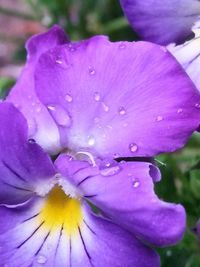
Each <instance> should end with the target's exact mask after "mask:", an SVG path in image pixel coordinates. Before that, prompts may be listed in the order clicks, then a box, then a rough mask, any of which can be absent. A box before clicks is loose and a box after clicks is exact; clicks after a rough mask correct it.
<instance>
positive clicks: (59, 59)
mask: <svg viewBox="0 0 200 267" xmlns="http://www.w3.org/2000/svg"><path fill="white" fill-rule="evenodd" d="M56 63H57V64H59V65H61V64H62V63H63V61H62V58H61V57H59V56H58V57H57V58H56Z"/></svg>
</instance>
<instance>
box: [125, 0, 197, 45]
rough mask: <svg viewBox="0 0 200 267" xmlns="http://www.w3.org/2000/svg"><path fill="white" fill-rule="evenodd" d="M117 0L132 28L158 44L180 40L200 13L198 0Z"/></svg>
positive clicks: (189, 32)
mask: <svg viewBox="0 0 200 267" xmlns="http://www.w3.org/2000/svg"><path fill="white" fill-rule="evenodd" d="M120 2H121V6H122V8H123V10H124V13H125V15H126V16H127V18H128V20H129V22H130V24H131V25H132V27H133V29H134V30H135V31H136V32H137V33H138V34H139V35H140V36H141V37H142V38H144V40H147V41H151V42H154V43H159V44H162V45H167V44H169V43H172V42H175V43H182V42H184V41H185V40H186V39H187V38H188V37H189V36H190V35H191V34H192V31H191V29H192V26H193V24H194V23H195V22H196V21H198V17H199V15H200V3H199V1H196V0H162V1H160V0H148V1H140V0H120Z"/></svg>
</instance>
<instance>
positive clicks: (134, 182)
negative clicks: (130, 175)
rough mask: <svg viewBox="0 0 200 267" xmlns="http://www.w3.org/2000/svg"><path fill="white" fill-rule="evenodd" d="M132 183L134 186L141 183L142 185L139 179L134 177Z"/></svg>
mask: <svg viewBox="0 0 200 267" xmlns="http://www.w3.org/2000/svg"><path fill="white" fill-rule="evenodd" d="M132 185H133V187H134V188H138V187H139V185H140V182H139V181H138V180H136V179H133V181H132Z"/></svg>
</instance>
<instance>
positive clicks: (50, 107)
mask: <svg viewBox="0 0 200 267" xmlns="http://www.w3.org/2000/svg"><path fill="white" fill-rule="evenodd" d="M47 108H48V109H49V110H51V111H54V110H55V106H51V105H48V106H47Z"/></svg>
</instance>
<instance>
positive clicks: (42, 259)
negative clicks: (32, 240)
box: [37, 255, 47, 264]
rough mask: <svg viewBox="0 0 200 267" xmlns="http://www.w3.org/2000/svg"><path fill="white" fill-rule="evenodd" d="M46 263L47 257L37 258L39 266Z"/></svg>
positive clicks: (40, 256)
mask: <svg viewBox="0 0 200 267" xmlns="http://www.w3.org/2000/svg"><path fill="white" fill-rule="evenodd" d="M46 262H47V258H46V257H45V256H43V255H39V256H38V257H37V263H39V264H45V263H46Z"/></svg>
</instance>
